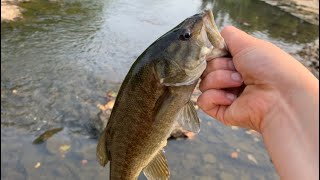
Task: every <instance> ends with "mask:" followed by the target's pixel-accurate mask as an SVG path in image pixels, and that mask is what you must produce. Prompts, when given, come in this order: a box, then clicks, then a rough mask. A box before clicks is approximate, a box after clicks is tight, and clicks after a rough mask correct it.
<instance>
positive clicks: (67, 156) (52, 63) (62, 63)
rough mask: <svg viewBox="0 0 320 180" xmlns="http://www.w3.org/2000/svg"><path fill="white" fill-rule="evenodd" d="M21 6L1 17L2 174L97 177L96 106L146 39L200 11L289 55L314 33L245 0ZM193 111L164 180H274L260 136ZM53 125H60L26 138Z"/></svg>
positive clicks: (103, 171)
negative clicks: (6, 19)
mask: <svg viewBox="0 0 320 180" xmlns="http://www.w3.org/2000/svg"><path fill="white" fill-rule="evenodd" d="M22 7H24V8H25V9H26V11H25V12H24V18H23V19H22V20H20V21H17V22H12V23H2V24H1V25H2V27H1V57H2V58H1V179H88V178H94V179H106V178H107V177H108V170H107V169H108V168H101V167H99V165H98V163H97V161H96V159H95V146H96V143H97V139H96V134H95V133H94V131H93V130H92V121H94V120H95V119H96V118H97V113H98V112H99V109H98V108H97V104H98V103H101V104H103V103H104V102H105V100H106V99H105V93H106V91H108V90H117V89H118V88H119V86H120V84H121V82H122V80H123V78H124V76H125V75H126V73H127V71H128V69H129V68H130V66H131V64H132V63H133V61H134V60H135V59H136V58H137V57H138V56H139V54H141V53H142V51H143V50H144V49H146V48H147V47H148V46H149V45H150V44H151V43H152V42H153V41H154V40H156V39H157V38H158V37H159V36H161V35H162V34H164V33H165V32H167V31H168V30H170V29H171V28H172V27H174V26H175V25H177V24H178V23H179V22H181V21H182V20H184V19H185V18H186V17H188V16H191V15H193V14H195V13H198V12H200V11H201V10H202V9H204V8H212V9H213V12H214V15H215V19H216V22H217V25H218V27H219V28H220V29H221V27H223V26H225V25H227V24H232V25H234V26H237V27H240V28H241V29H244V30H245V31H247V32H248V33H250V34H252V35H254V36H256V37H259V38H262V39H266V40H268V41H271V42H273V43H275V44H277V45H278V46H280V47H281V48H283V49H285V50H286V51H288V52H289V53H295V52H296V51H298V50H300V49H301V48H302V47H303V45H304V44H305V43H309V42H312V41H314V40H315V39H318V38H319V37H318V32H319V30H318V27H317V26H314V25H310V24H307V23H304V22H303V21H301V20H299V19H297V18H295V17H293V16H291V15H288V14H287V13H284V12H282V11H280V10H278V9H277V8H274V7H272V6H269V5H267V4H265V3H263V2H259V1H254V0H226V1H218V0H217V1H200V0H176V1H170V0H161V1H147V0H142V1H138V0H131V1H128V0H119V1H113V0H106V1H98V0H93V1H91V0H90V1H89V0H87V1H80V0H79V1H76V0H75V1H52V2H51V1H44V0H34V1H32V2H26V3H23V4H22ZM199 116H200V118H201V119H202V122H201V128H202V129H201V132H200V134H199V135H198V136H196V137H195V138H194V139H192V140H190V139H187V140H177V141H169V143H168V146H167V147H166V156H167V158H168V163H169V166H170V170H171V174H172V179H278V177H277V174H276V172H275V170H274V168H273V166H272V164H271V162H270V160H269V157H268V155H267V153H266V150H265V147H264V145H263V142H262V139H261V138H260V137H259V136H257V135H254V134H248V133H249V132H248V131H247V130H244V129H236V130H234V129H231V128H230V127H225V126H223V125H221V124H220V123H219V122H217V121H213V120H212V118H210V117H208V116H206V115H205V114H203V113H202V112H201V111H199ZM57 127H64V129H63V131H61V132H59V133H57V134H55V135H54V136H53V137H51V138H49V140H48V141H47V142H45V143H43V144H39V145H34V144H32V141H33V140H34V139H35V138H36V137H37V136H39V135H40V134H41V133H43V132H45V131H46V130H49V129H52V128H57ZM64 145H68V146H69V145H70V147H69V149H68V150H65V151H62V150H61V149H60V148H61V147H63V146H64ZM236 151H239V152H237V153H238V158H231V156H230V154H231V153H232V152H236ZM248 155H249V157H251V156H253V157H254V158H255V159H256V162H254V161H253V160H252V158H251V160H250V158H248ZM37 162H40V166H39V167H37V166H36V164H37ZM36 167H37V168H36ZM141 179H144V177H142V176H141Z"/></svg>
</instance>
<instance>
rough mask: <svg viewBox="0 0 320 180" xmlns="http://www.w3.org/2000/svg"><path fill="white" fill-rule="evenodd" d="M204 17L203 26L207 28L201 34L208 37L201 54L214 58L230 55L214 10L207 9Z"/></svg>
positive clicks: (203, 14)
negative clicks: (217, 24)
mask: <svg viewBox="0 0 320 180" xmlns="http://www.w3.org/2000/svg"><path fill="white" fill-rule="evenodd" d="M202 19H203V23H204V27H203V28H205V29H204V31H202V32H201V33H202V34H201V36H202V37H203V38H204V39H206V42H205V47H204V48H203V49H202V50H201V53H200V56H202V57H203V56H206V59H213V58H217V57H222V56H226V55H228V54H229V52H228V47H227V44H226V43H225V41H224V39H223V37H222V36H221V34H220V32H219V30H218V27H217V26H216V24H215V22H214V17H213V14H212V11H211V10H205V11H204V12H203V13H202ZM204 32H205V33H204Z"/></svg>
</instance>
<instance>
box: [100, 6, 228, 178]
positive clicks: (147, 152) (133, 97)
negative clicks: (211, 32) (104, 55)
mask: <svg viewBox="0 0 320 180" xmlns="http://www.w3.org/2000/svg"><path fill="white" fill-rule="evenodd" d="M206 13H207V12H206ZM207 14H208V13H207ZM207 14H204V15H203V14H202V15H198V16H196V15H195V16H194V17H191V18H189V19H187V20H188V21H187V20H186V21H185V22H184V24H183V23H182V24H180V25H178V26H177V27H176V28H174V29H173V30H171V31H169V32H168V33H167V34H165V35H164V36H162V37H160V38H159V39H158V40H157V41H156V42H155V43H153V44H152V45H151V46H150V47H149V48H148V49H147V50H146V51H145V52H144V53H143V54H142V55H140V56H139V58H138V59H137V60H136V62H135V63H134V64H133V66H132V67H131V69H130V71H129V73H128V74H127V76H126V78H125V80H124V82H123V83H122V86H121V88H120V91H119V94H118V96H117V98H116V103H115V106H114V108H113V110H112V113H111V116H110V119H109V121H108V124H107V127H106V128H105V130H104V132H103V134H102V135H101V137H100V140H99V144H98V147H97V157H98V159H99V161H100V164H101V165H103V166H104V165H105V164H106V163H107V162H108V161H110V162H111V165H110V168H111V169H110V179H111V180H118V179H119V180H135V179H137V177H138V176H139V174H140V172H141V171H142V170H143V171H144V172H145V175H146V176H147V177H148V178H150V179H151V178H152V179H168V177H169V170H168V167H167V163H166V160H165V158H164V156H163V153H162V149H163V147H164V146H166V143H167V138H168V136H169V135H170V133H171V131H172V128H173V125H174V123H175V122H176V121H177V118H180V119H181V118H182V119H187V120H188V119H191V120H190V123H191V129H197V128H198V127H195V126H199V121H198V119H197V117H196V112H195V110H194V109H193V107H191V106H192V105H191V106H190V104H189V100H190V96H191V94H192V92H193V89H194V88H195V86H196V84H197V81H198V78H199V77H200V75H201V74H202V72H203V70H204V68H205V66H206V62H205V60H204V59H201V58H203V57H202V56H203V47H206V43H207V42H205V41H206V40H209V39H208V38H207V39H203V37H202V36H203V35H202V34H203V33H204V32H205V31H204V23H203V17H204V16H209V15H210V14H209V15H207ZM211 16H212V14H211ZM186 29H187V31H188V32H187V35H188V33H189V31H192V33H193V37H190V38H189V37H188V36H186V33H185V31H186ZM181 33H182V34H183V35H185V36H186V38H187V39H186V38H185V37H182V38H184V39H182V40H181V39H179V38H181V35H180V34H181ZM201 33H202V34H201ZM179 35H180V36H179ZM205 37H206V35H205ZM192 38H193V39H192ZM211 39H212V37H211ZM186 40H190V42H188V41H186ZM191 40H193V41H192V42H191ZM219 42H220V41H219ZM207 49H208V48H207ZM215 53H216V54H217V52H215ZM223 53H225V50H221V54H223ZM221 54H220V55H221ZM223 55H224V54H223ZM186 107H187V108H186ZM191 121H194V123H193V122H191ZM193 127H195V128H193ZM195 131H197V130H195Z"/></svg>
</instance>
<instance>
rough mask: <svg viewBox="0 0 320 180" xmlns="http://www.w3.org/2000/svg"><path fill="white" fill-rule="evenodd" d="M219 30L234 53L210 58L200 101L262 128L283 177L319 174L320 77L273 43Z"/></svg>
mask: <svg viewBox="0 0 320 180" xmlns="http://www.w3.org/2000/svg"><path fill="white" fill-rule="evenodd" d="M221 34H222V36H223V37H224V39H225V41H226V44H227V45H228V48H229V50H230V53H231V55H232V58H216V59H213V60H212V59H208V65H207V68H206V70H205V71H204V73H203V75H202V78H201V79H202V80H201V82H200V90H201V91H202V92H203V93H202V94H201V95H200V96H199V98H198V101H197V104H198V105H199V107H200V108H201V109H202V110H203V111H204V112H206V113H207V114H209V115H210V116H212V117H214V118H216V119H217V120H219V121H221V122H222V123H224V124H226V125H235V126H240V127H244V128H250V129H254V130H257V131H258V132H260V133H261V134H262V136H263V139H264V143H265V145H266V148H267V150H268V153H269V155H270V157H271V159H272V162H273V163H274V165H275V167H276V169H277V171H278V173H279V175H280V178H281V179H319V160H318V159H319V81H318V80H317V79H316V78H315V77H314V76H313V75H312V74H311V73H310V72H309V71H308V70H307V69H306V68H305V67H304V66H303V65H302V64H301V63H299V62H298V61H297V60H295V59H294V58H293V57H291V56H290V55H289V54H287V53H285V52H284V51H282V50H281V49H279V48H278V47H276V46H275V45H273V44H271V43H268V42H265V41H263V40H259V39H256V38H254V37H252V36H249V35H248V34H246V33H245V32H243V31H241V30H238V29H236V28H234V27H231V26H229V27H225V28H224V29H223V30H222V32H221Z"/></svg>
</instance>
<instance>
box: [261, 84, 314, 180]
mask: <svg viewBox="0 0 320 180" xmlns="http://www.w3.org/2000/svg"><path fill="white" fill-rule="evenodd" d="M316 84H317V83H316ZM300 87H308V86H300ZM280 94H281V96H283V97H286V98H279V101H278V102H277V104H276V105H275V107H274V108H273V109H272V111H271V112H269V113H268V115H267V116H266V117H265V118H264V119H263V121H262V124H261V133H262V136H263V139H264V142H265V145H266V148H267V150H268V152H269V155H270V157H271V159H272V161H273V163H274V165H275V167H276V169H277V171H278V173H279V175H280V177H281V179H318V178H319V170H318V168H319V161H318V158H319V146H318V145H319V119H318V118H319V100H318V98H319V89H318V87H315V83H313V85H312V86H310V87H309V88H304V89H301V88H296V89H295V88H292V89H291V90H290V93H288V92H287V94H283V93H280Z"/></svg>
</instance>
